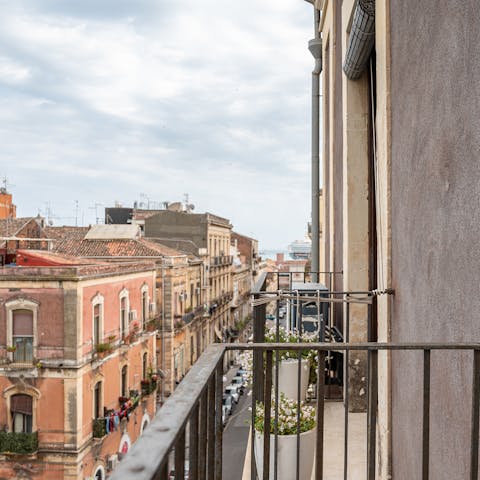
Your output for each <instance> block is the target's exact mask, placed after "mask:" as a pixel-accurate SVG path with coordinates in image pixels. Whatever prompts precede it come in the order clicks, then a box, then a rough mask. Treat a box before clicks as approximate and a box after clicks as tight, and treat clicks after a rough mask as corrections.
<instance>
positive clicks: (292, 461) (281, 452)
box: [255, 427, 317, 480]
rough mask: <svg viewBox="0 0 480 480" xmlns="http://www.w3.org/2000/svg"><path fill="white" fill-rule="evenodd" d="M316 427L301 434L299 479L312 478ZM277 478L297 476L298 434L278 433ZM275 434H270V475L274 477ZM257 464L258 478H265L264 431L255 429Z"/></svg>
mask: <svg viewBox="0 0 480 480" xmlns="http://www.w3.org/2000/svg"><path fill="white" fill-rule="evenodd" d="M316 430H317V429H316V427H314V428H312V429H311V430H308V431H306V432H303V433H301V434H300V459H299V462H300V476H299V480H310V479H311V478H312V472H313V464H314V458H315V438H316V435H315V432H316ZM277 439H278V454H277V480H291V479H292V478H296V471H297V435H278V436H277ZM274 449H275V435H273V434H272V435H270V475H269V478H271V479H273V478H274V462H275V450H274ZM255 465H256V467H257V474H258V478H263V433H260V432H257V431H255Z"/></svg>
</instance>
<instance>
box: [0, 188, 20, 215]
mask: <svg viewBox="0 0 480 480" xmlns="http://www.w3.org/2000/svg"><path fill="white" fill-rule="evenodd" d="M16 216H17V207H16V205H14V204H13V203H12V194H11V193H8V191H7V189H6V188H5V187H2V188H0V219H2V218H15V217H16Z"/></svg>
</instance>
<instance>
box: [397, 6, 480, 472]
mask: <svg viewBox="0 0 480 480" xmlns="http://www.w3.org/2000/svg"><path fill="white" fill-rule="evenodd" d="M391 32H392V33H391V56H392V65H391V93H392V280H393V285H392V286H393V287H394V288H395V299H394V302H393V305H392V340H393V341H478V340H479V339H480V323H479V322H478V315H479V310H480V297H479V296H478V272H479V271H480V256H479V255H478V252H477V248H478V239H479V238H480V202H479V195H478V194H479V187H478V185H479V183H478V182H479V178H480V162H479V158H478V157H479V152H480V136H479V132H480V116H479V111H480V82H479V81H478V79H479V78H480V57H479V56H478V45H479V41H480V29H479V28H478V2H477V1H475V0H466V1H465V2H437V1H434V0H424V1H422V2H418V0H402V1H399V0H395V1H393V0H392V2H391ZM432 361H433V365H432V396H431V397H432V403H431V408H432V410H431V434H430V438H431V448H430V455H431V460H430V475H431V478H435V479H436V480H442V479H445V480H446V479H449V480H450V479H464V478H468V477H469V467H468V465H469V445H470V406H471V400H470V397H471V389H470V383H471V355H465V354H463V355H459V354H453V353H449V354H441V353H435V354H432ZM392 366H393V370H392V381H393V390H392V398H393V404H392V408H393V411H392V414H393V417H392V421H393V424H392V427H393V437H392V440H393V478H400V479H403V478H420V476H421V475H420V471H421V470H420V469H421V426H422V424H421V421H420V417H419V411H420V410H421V409H419V405H421V401H420V400H421V397H420V393H421V382H422V373H421V357H420V356H418V355H412V354H395V355H393V363H392Z"/></svg>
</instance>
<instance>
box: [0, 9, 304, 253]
mask: <svg viewBox="0 0 480 480" xmlns="http://www.w3.org/2000/svg"><path fill="white" fill-rule="evenodd" d="M0 4H2V17H1V18H0V141H1V142H2V151H1V152H0V163H1V165H2V166H4V168H3V170H4V171H3V172H2V171H0V173H3V174H6V175H8V177H9V179H10V181H11V182H12V183H13V184H15V187H12V190H13V193H14V195H15V200H16V202H17V204H18V211H19V213H20V214H24V215H27V214H36V213H37V210H38V209H39V208H41V209H44V207H42V205H45V202H49V203H50V205H51V208H52V210H53V211H54V212H55V213H56V214H57V217H58V223H62V219H68V218H70V219H71V218H73V217H72V215H73V214H72V212H74V203H75V200H79V203H80V210H81V211H82V210H83V212H84V217H85V221H86V222H90V221H92V220H93V218H94V215H95V214H94V212H93V207H92V205H94V204H95V203H102V204H104V205H112V204H113V201H114V200H121V201H123V202H124V203H126V204H131V203H133V201H134V200H135V199H138V198H139V195H140V193H143V194H145V195H147V196H148V197H149V198H151V199H154V200H156V201H159V202H160V201H163V200H169V201H175V200H179V199H180V198H181V197H182V195H183V193H185V192H188V193H189V194H190V199H191V201H192V202H194V203H196V204H197V211H202V210H209V211H212V212H217V213H219V214H221V215H224V216H226V217H228V218H230V219H231V220H232V222H233V223H234V225H236V227H237V229H238V230H239V231H244V232H245V233H246V234H249V235H252V236H255V237H257V238H259V239H260V241H261V242H262V244H263V246H264V247H268V246H284V245H285V244H286V243H288V242H289V241H291V240H293V239H294V238H297V237H302V236H303V232H304V230H305V228H306V222H307V220H308V217H309V211H310V205H309V199H310V194H309V192H308V188H309V185H310V180H309V164H310V154H309V145H310V142H309V131H310V126H309V122H310V113H309V101H310V73H309V72H310V70H311V68H312V60H311V58H310V56H309V53H308V51H307V48H306V46H307V41H308V39H309V38H310V36H311V35H312V31H311V30H312V11H311V7H309V5H308V4H306V3H305V2H301V1H299V0H298V1H292V0H275V1H274V0H264V1H262V2H258V1H256V0H244V1H243V2H237V3H233V4H228V6H227V5H226V4H225V3H224V2H220V1H219V0H203V1H202V2H194V1H193V0H186V1H183V2H178V1H173V0H163V1H157V0H155V1H154V0H141V1H140V0H136V1H135V2H131V1H130V0H115V1H113V0H102V1H98V0H82V1H81V2H64V1H61V0H28V1H27V0H18V1H17V2H1V1H0ZM69 222H70V223H71V220H69Z"/></svg>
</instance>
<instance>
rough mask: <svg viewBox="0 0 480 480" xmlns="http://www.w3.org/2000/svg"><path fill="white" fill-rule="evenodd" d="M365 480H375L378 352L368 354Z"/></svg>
mask: <svg viewBox="0 0 480 480" xmlns="http://www.w3.org/2000/svg"><path fill="white" fill-rule="evenodd" d="M368 357H369V361H368V392H369V395H368V418H367V479H368V480H375V451H376V432H377V430H376V427H377V403H378V368H377V367H378V352H377V351H376V350H372V351H369V352H368Z"/></svg>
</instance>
